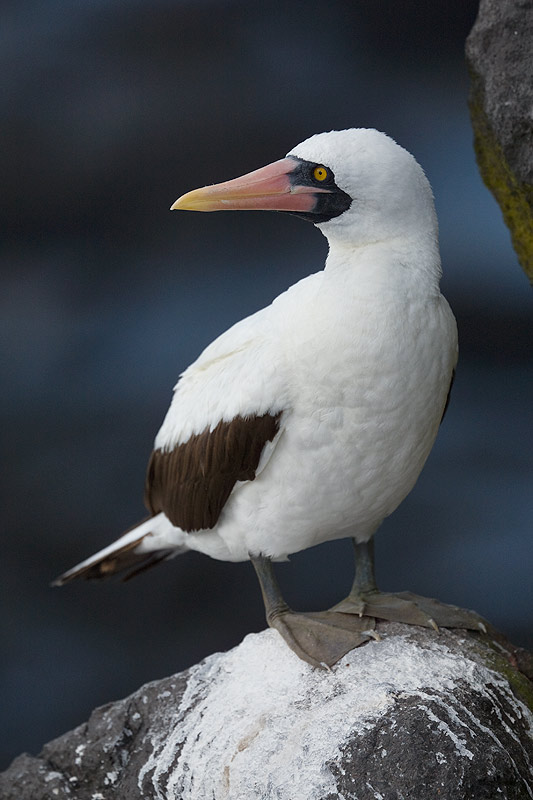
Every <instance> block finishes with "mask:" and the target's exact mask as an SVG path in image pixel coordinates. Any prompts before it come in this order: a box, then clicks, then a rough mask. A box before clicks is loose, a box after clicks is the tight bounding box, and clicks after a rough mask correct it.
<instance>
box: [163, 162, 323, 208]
mask: <svg viewBox="0 0 533 800" xmlns="http://www.w3.org/2000/svg"><path fill="white" fill-rule="evenodd" d="M298 165H299V162H298V160H297V159H294V158H291V157H290V156H289V157H288V158H282V159H281V160H280V161H275V162H274V163H273V164H268V166H266V167H261V169H256V170H254V172H248V173H247V174H246V175H243V176H242V177H240V178H235V179H234V180H231V181H226V182H225V183H215V184H214V185H213V186H204V187H203V188H202V189H194V190H193V191H192V192H187V194H184V195H182V196H181V197H179V198H178V199H177V200H176V202H175V203H174V205H172V206H171V207H170V210H171V211H176V210H183V211H250V210H253V211H292V212H296V213H298V212H306V213H309V212H312V211H313V210H314V208H315V205H316V202H317V197H316V195H317V194H318V193H323V192H328V191H329V190H328V189H322V188H319V187H316V186H305V185H304V184H303V183H301V184H299V183H298V179H297V177H296V176H295V175H294V174H293V173H295V171H296V170H297V168H298Z"/></svg>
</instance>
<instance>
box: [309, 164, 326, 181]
mask: <svg viewBox="0 0 533 800" xmlns="http://www.w3.org/2000/svg"><path fill="white" fill-rule="evenodd" d="M327 177H328V171H327V169H326V168H325V167H315V168H314V170H313V178H314V179H315V180H316V181H325V180H326V178H327Z"/></svg>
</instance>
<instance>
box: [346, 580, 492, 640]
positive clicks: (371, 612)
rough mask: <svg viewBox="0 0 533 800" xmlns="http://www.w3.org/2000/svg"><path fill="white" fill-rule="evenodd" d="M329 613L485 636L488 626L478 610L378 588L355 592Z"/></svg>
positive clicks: (411, 593)
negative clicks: (361, 616)
mask: <svg viewBox="0 0 533 800" xmlns="http://www.w3.org/2000/svg"><path fill="white" fill-rule="evenodd" d="M330 610H331V611H334V612H340V613H342V614H355V615H360V614H363V615H365V616H370V617H377V618H378V619H387V620H389V621H391V622H405V623H407V624H408V625H422V626H423V627H425V628H434V629H435V630H438V629H439V627H442V628H467V629H469V630H474V631H481V632H482V633H486V632H487V626H488V622H486V620H484V619H483V617H480V616H479V614H476V612H475V611H469V610H468V609H465V608H459V607H458V606H452V605H448V604H447V603H441V602H440V600H435V599H433V598H431V597H422V596H421V595H418V594H414V593H413V592H396V593H389V592H380V591H379V590H378V589H372V590H370V591H367V592H353V593H352V594H350V595H348V597H347V598H346V599H345V600H342V601H341V602H340V603H337V605H335V606H333V608H332V609H330Z"/></svg>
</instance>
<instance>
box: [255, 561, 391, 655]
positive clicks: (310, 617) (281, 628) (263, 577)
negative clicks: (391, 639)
mask: <svg viewBox="0 0 533 800" xmlns="http://www.w3.org/2000/svg"><path fill="white" fill-rule="evenodd" d="M250 561H251V562H252V564H253V565H254V569H255V571H256V573H257V577H258V579H259V584H260V586H261V593H262V595H263V602H264V604H265V614H266V620H267V623H268V625H269V626H270V627H271V628H275V629H276V630H277V631H278V632H279V633H280V634H281V635H282V636H283V638H284V639H285V642H286V643H287V644H288V645H289V647H290V648H291V650H293V651H294V652H295V653H296V655H297V656H299V657H300V658H301V659H303V661H307V663H308V664H311V666H313V667H319V668H322V669H324V668H328V667H332V666H333V664H335V663H336V662H337V661H338V660H339V659H340V658H342V656H343V655H345V654H346V653H348V652H349V651H350V650H353V648H354V647H358V646H359V645H360V644H363V643H364V642H367V641H368V640H369V639H370V638H372V632H373V628H374V626H375V621H374V620H373V619H371V618H368V617H365V616H362V615H359V616H354V615H352V614H337V613H335V612H334V611H318V612H307V613H298V612H296V611H293V610H292V609H291V608H289V606H288V605H287V603H286V602H285V600H284V599H283V596H282V594H281V590H280V588H279V585H278V582H277V580H276V576H275V575H274V569H273V567H272V562H271V561H270V559H269V558H266V557H265V556H250Z"/></svg>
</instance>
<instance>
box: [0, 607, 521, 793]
mask: <svg viewBox="0 0 533 800" xmlns="http://www.w3.org/2000/svg"><path fill="white" fill-rule="evenodd" d="M378 628H379V630H380V633H381V635H382V637H383V638H382V641H379V642H378V641H375V642H374V641H373V642H371V643H369V644H366V645H364V646H362V647H360V648H358V649H356V650H354V651H352V652H351V653H349V654H348V655H347V656H345V657H344V658H343V659H342V660H341V661H340V662H339V663H338V664H337V665H336V666H335V668H334V669H333V670H331V671H329V672H326V671H319V670H315V669H313V668H311V667H310V666H308V665H307V664H306V663H304V662H303V661H300V660H299V659H298V658H297V657H296V656H295V655H294V654H293V653H292V652H291V651H290V650H289V649H288V648H287V647H286V645H285V643H284V642H283V641H282V639H281V637H280V636H279V635H278V633H277V632H276V631H273V630H267V631H264V632H262V633H259V634H251V635H250V636H247V637H246V639H245V640H244V641H243V642H242V643H241V644H240V645H239V646H238V647H236V648H235V649H234V650H231V651H230V652H229V653H218V654H216V655H213V656H210V657H209V658H207V659H206V660H205V661H203V662H201V663H200V664H198V665H196V666H194V667H191V668H190V669H189V670H187V671H185V672H183V673H181V674H179V675H175V676H173V677H170V678H166V679H164V680H161V681H157V682H155V683H151V684H148V685H146V686H143V687H142V688H141V689H139V691H137V692H135V693H134V694H133V695H131V696H130V697H128V698H126V699H125V700H120V701H118V702H115V703H110V704H109V705H107V706H104V707H102V708H99V709H96V711H94V713H93V714H92V715H91V718H90V719H89V721H88V722H87V723H85V724H83V725H80V726H79V727H78V728H76V729H75V730H74V731H71V732H70V733H67V734H65V735H64V736H61V737H60V738H59V739H56V740H55V741H52V742H50V743H49V744H47V745H45V747H44V748H43V751H42V753H41V754H40V755H39V756H38V757H37V758H35V757H32V756H29V755H22V756H20V757H19V758H17V759H16V760H15V761H14V762H13V764H12V765H11V766H10V768H9V769H8V770H7V771H6V772H5V773H3V775H1V776H0V797H2V800H30V798H31V800H55V799H56V798H59V800H63V799H65V800H67V798H68V799H69V800H71V799H73V798H76V800H108V798H112V797H117V798H121V799H122V798H127V800H140V799H141V798H143V800H151V799H152V798H154V799H155V798H158V799H159V800H187V799H188V800H193V799H194V800H204V798H205V800H211V799H212V798H213V799H214V800H222V798H231V800H253V799H254V798H257V799H259V798H263V799H269V798H277V800H285V799H286V800H296V799H298V800H299V798H302V800H303V798H305V800H336V798H339V800H340V798H343V799H344V800H356V798H357V800H376V798H378V800H379V798H381V800H392V799H393V798H416V800H426V799H427V800H429V799H430V798H431V800H433V799H434V798H437V797H438V798H441V800H446V798H448V799H449V800H452V798H453V800H461V798H469V800H470V799H472V798H474V799H475V800H483V798H487V800H488V799H489V798H490V800H494V798H501V800H506V798H508V799H509V800H510V799H511V798H512V800H518V799H519V798H531V797H533V766H532V762H533V713H532V711H533V685H532V684H531V683H530V682H529V680H528V679H527V678H526V677H525V676H524V675H523V674H522V673H521V672H520V671H519V670H518V669H516V667H515V666H514V664H516V663H517V659H519V658H520V655H521V654H520V652H519V651H512V650H511V649H509V648H506V646H504V645H502V644H501V642H500V643H498V642H494V641H493V640H492V639H491V638H490V637H488V636H482V635H481V634H467V633H465V632H464V631H441V632H440V633H435V632H434V631H432V630H426V629H424V628H416V627H412V626H406V625H400V624H397V623H381V622H380V623H379V624H378Z"/></svg>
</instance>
